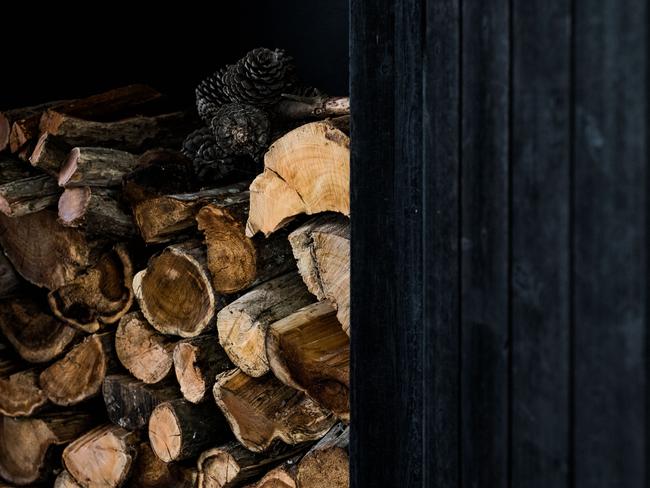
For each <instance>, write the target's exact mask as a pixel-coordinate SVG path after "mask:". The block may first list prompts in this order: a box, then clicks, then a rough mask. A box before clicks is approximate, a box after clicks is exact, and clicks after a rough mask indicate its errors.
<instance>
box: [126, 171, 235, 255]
mask: <svg viewBox="0 0 650 488" xmlns="http://www.w3.org/2000/svg"><path fill="white" fill-rule="evenodd" d="M247 187H248V183H247V182H242V183H236V184H234V185H230V186H226V187H223V188H212V189H209V190H203V191H199V192H195V193H180V194H177V195H161V196H155V197H152V198H146V199H144V200H142V201H138V202H136V203H135V204H134V205H133V216H134V218H135V222H136V224H137V225H138V228H139V229H140V235H142V238H143V239H144V241H145V242H146V243H147V244H157V243H161V242H168V241H170V240H173V239H174V238H176V237H177V236H178V235H179V234H181V233H182V232H183V231H185V230H187V229H191V228H193V227H195V226H196V222H195V220H194V217H195V216H196V213H197V212H198V211H199V209H200V208H201V207H202V206H203V205H205V204H207V203H210V202H215V201H216V202H231V201H240V200H242V199H245V200H246V201H248V192H247V191H245V190H246V188H247Z"/></svg>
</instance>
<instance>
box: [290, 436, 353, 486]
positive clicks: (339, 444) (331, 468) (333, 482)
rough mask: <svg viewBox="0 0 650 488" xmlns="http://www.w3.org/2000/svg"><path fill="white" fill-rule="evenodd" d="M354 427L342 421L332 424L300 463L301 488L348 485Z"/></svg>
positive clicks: (298, 474) (299, 480)
mask: <svg viewBox="0 0 650 488" xmlns="http://www.w3.org/2000/svg"><path fill="white" fill-rule="evenodd" d="M349 442H350V430H349V428H348V427H344V426H343V425H341V424H339V425H336V426H335V427H333V428H332V430H331V431H330V432H328V433H327V435H326V436H325V437H323V438H322V439H321V440H320V442H318V444H316V445H315V446H314V447H313V448H312V449H311V450H310V451H309V452H308V453H307V454H306V455H305V457H304V458H303V459H302V460H301V461H300V463H298V471H297V480H298V486H300V488H348V487H349V486H350V475H349V471H350V459H349V456H348V444H349Z"/></svg>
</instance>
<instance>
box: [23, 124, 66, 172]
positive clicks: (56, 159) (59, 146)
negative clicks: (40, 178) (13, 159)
mask: <svg viewBox="0 0 650 488" xmlns="http://www.w3.org/2000/svg"><path fill="white" fill-rule="evenodd" d="M71 150H72V147H70V145H69V144H66V143H65V142H64V141H63V140H61V139H60V138H58V137H56V136H53V135H52V134H48V133H47V132H44V133H43V134H41V136H40V137H39V138H38V141H37V142H36V145H35V146H34V151H33V152H32V154H31V155H30V156H29V162H30V163H31V164H32V166H34V167H35V168H39V169H41V170H43V171H45V172H46V173H48V174H49V175H51V176H53V177H54V178H58V177H59V169H60V168H61V165H62V164H63V162H64V161H65V160H66V159H67V158H68V155H69V154H70V151H71Z"/></svg>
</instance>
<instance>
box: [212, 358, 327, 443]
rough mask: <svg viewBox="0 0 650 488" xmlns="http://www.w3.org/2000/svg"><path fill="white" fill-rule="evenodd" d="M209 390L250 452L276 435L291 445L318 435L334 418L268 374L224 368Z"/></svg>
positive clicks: (318, 436) (319, 436) (325, 429)
mask: <svg viewBox="0 0 650 488" xmlns="http://www.w3.org/2000/svg"><path fill="white" fill-rule="evenodd" d="M213 393H214V398H215V400H216V402H217V405H219V408H221V411H222V412H223V414H224V416H225V417H226V420H227V421H228V423H229V424H230V427H231V429H232V431H233V433H234V434H235V437H236V438H237V440H239V442H241V443H242V444H243V445H244V446H245V447H246V448H247V449H249V450H251V451H254V452H261V451H264V450H265V449H267V448H268V447H269V446H271V444H272V443H273V442H274V441H275V440H276V439H277V440H279V441H282V442H284V443H286V444H291V445H295V444H299V443H301V442H308V441H314V440H316V439H320V438H321V437H322V436H323V435H325V433H326V432H327V431H328V430H329V429H330V428H331V427H332V426H333V425H334V423H335V422H336V419H335V418H334V416H333V415H332V414H331V413H330V412H328V411H326V410H324V409H323V408H322V407H320V406H319V405H318V404H317V403H316V402H314V401H313V400H312V399H311V398H309V397H308V396H307V395H305V394H304V393H302V392H300V391H298V390H294V389H293V388H290V387H288V386H286V385H285V384H284V383H282V382H281V381H280V380H278V379H277V378H276V377H275V376H273V375H272V374H267V375H265V376H262V377H261V378H252V377H250V376H248V375H246V374H244V373H243V372H242V371H240V370H238V369H235V370H232V371H228V372H225V373H222V374H220V375H219V376H218V377H217V380H216V382H215V384H214V389H213Z"/></svg>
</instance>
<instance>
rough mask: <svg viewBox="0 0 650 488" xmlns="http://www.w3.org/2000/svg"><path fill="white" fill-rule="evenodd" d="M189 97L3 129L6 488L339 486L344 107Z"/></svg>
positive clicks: (277, 60)
mask: <svg viewBox="0 0 650 488" xmlns="http://www.w3.org/2000/svg"><path fill="white" fill-rule="evenodd" d="M196 96H197V109H196V110H194V109H192V110H178V109H177V108H175V107H173V105H172V104H171V103H170V102H169V101H168V100H166V99H165V98H164V97H163V96H162V95H161V94H160V93H159V92H157V91H156V90H154V89H152V88H150V87H148V86H143V85H131V86H127V87H123V88H118V89H115V90H111V91H108V92H105V93H101V94H98V95H93V96H90V97H87V98H81V99H78V100H64V101H56V102H51V103H47V104H43V105H40V106H37V107H29V108H24V109H17V110H9V111H6V112H4V113H0V246H1V247H2V250H3V254H0V298H1V300H0V331H1V335H0V414H1V415H0V478H2V479H3V480H5V481H6V483H7V484H6V485H4V484H2V483H0V485H1V486H57V487H84V488H90V487H119V486H126V487H145V488H146V487H149V488H153V487H181V488H182V487H205V488H208V487H210V488H211V487H237V486H248V487H258V488H262V487H267V488H270V487H292V488H297V487H329V488H332V487H333V488H336V487H342V486H348V473H347V471H348V453H347V445H348V428H347V424H348V423H349V420H350V409H349V239H350V235H349V223H348V217H349V190H348V186H349V136H348V127H349V122H348V119H349V100H348V99H347V98H345V97H329V96H326V95H324V94H322V93H320V92H318V91H317V90H315V89H313V88H310V87H307V86H304V85H303V84H302V83H300V81H299V80H298V78H297V76H296V74H295V67H294V65H293V61H292V59H291V58H290V57H289V56H287V54H286V53H284V52H283V51H281V50H269V49H265V48H259V49H255V50H253V51H251V52H250V53H248V54H246V56H244V57H243V58H242V59H240V60H239V61H237V62H236V63H235V64H233V65H230V66H227V67H225V68H222V69H220V70H218V71H217V72H216V73H214V74H213V75H211V76H209V77H208V78H206V79H205V80H204V81H203V82H201V84H200V85H199V87H198V88H197V91H196ZM197 112H198V116H197V115H196V114H197Z"/></svg>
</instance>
